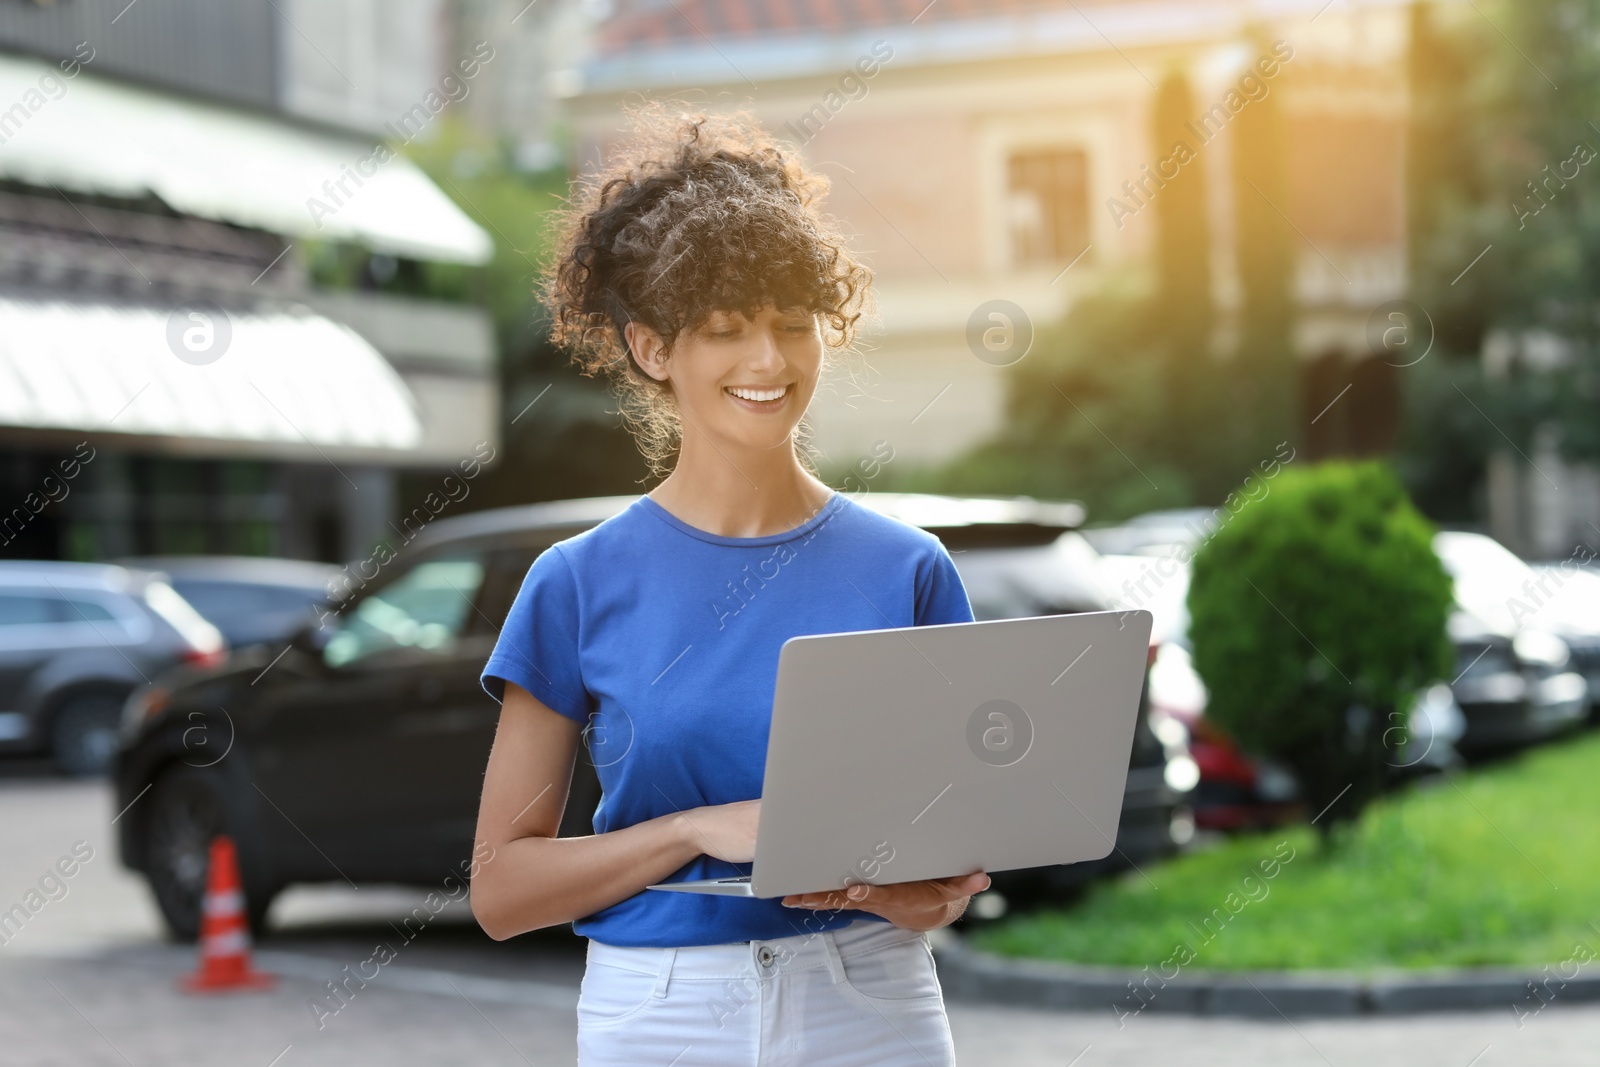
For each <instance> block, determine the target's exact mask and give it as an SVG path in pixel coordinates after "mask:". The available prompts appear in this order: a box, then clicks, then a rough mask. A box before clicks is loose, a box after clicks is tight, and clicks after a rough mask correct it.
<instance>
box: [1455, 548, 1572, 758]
mask: <svg viewBox="0 0 1600 1067" xmlns="http://www.w3.org/2000/svg"><path fill="white" fill-rule="evenodd" d="M1433 547H1434V551H1435V552H1437V553H1438V555H1439V559H1440V560H1441V561H1442V562H1443V563H1444V567H1445V570H1447V571H1449V572H1450V576H1451V577H1452V578H1453V579H1454V580H1455V593H1456V605H1457V610H1456V611H1455V613H1454V614H1452V615H1451V617H1450V637H1451V640H1452V641H1454V643H1455V646H1456V659H1457V664H1456V670H1457V672H1458V673H1457V675H1456V679H1455V681H1453V682H1452V683H1451V688H1452V689H1453V690H1454V691H1455V695H1456V700H1457V701H1458V702H1459V703H1460V705H1461V711H1462V714H1463V715H1465V716H1466V732H1465V733H1464V734H1463V735H1462V737H1461V740H1460V742H1458V747H1460V749H1461V750H1462V751H1463V752H1486V751H1492V750H1497V749H1503V748H1507V747H1512V746H1516V745H1524V744H1528V743H1530V742H1534V741H1540V740H1543V739H1545V738H1547V737H1552V736H1554V735H1556V734H1560V733H1563V732H1565V731H1567V730H1570V729H1572V728H1574V727H1576V726H1578V725H1579V724H1581V723H1582V722H1583V721H1584V720H1585V719H1587V718H1588V716H1589V685H1588V682H1587V681H1585V679H1584V676H1583V675H1582V674H1581V673H1579V672H1578V670H1575V669H1574V667H1575V666H1576V665H1575V664H1574V661H1573V655H1572V646H1571V645H1570V644H1569V643H1568V641H1567V640H1565V639H1564V637H1563V635H1564V634H1566V635H1570V636H1572V637H1573V639H1574V640H1587V638H1588V637H1589V636H1590V635H1585V634H1583V633H1582V632H1581V631H1580V630H1578V629H1577V628H1576V627H1574V626H1572V622H1573V620H1572V619H1569V618H1568V617H1566V615H1565V614H1564V613H1563V612H1562V611H1561V610H1560V608H1561V605H1560V604H1556V603H1551V602H1550V601H1549V600H1548V599H1546V598H1545V597H1543V596H1541V594H1540V589H1539V580H1540V578H1541V575H1539V574H1538V573H1536V572H1535V571H1534V570H1533V568H1532V567H1530V566H1528V564H1526V563H1524V562H1523V561H1522V560H1521V559H1519V558H1518V557H1517V556H1516V555H1515V554H1514V553H1512V552H1511V551H1510V550H1509V549H1507V548H1505V547H1504V546H1502V545H1501V544H1500V543H1499V542H1498V541H1495V540H1494V539H1493V538H1490V537H1485V536H1483V535H1482V534H1475V533H1460V532H1450V531H1441V532H1440V533H1438V534H1436V535H1435V536H1434V541H1433ZM1549 587H1550V583H1549V582H1548V581H1547V582H1546V583H1545V588H1546V589H1548V588H1549Z"/></svg>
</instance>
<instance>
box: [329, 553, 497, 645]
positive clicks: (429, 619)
mask: <svg viewBox="0 0 1600 1067" xmlns="http://www.w3.org/2000/svg"><path fill="white" fill-rule="evenodd" d="M482 581H483V563H482V561H481V560H479V559H477V558H476V557H473V558H450V559H434V560H428V561H426V562H424V563H419V564H418V565H417V566H415V567H413V568H411V570H409V571H407V572H406V573H405V574H402V575H401V576H400V577H398V578H396V579H395V580H394V581H393V582H391V583H390V584H389V585H387V586H385V587H384V588H383V589H380V590H379V591H378V592H376V593H374V594H373V595H371V596H369V597H366V598H364V599H362V600H361V601H359V602H358V603H357V604H356V606H355V609H354V610H353V611H351V612H350V614H349V615H348V616H347V617H346V618H345V619H344V621H343V622H342V623H341V624H340V626H339V630H338V632H337V633H335V634H334V635H333V636H332V637H331V638H330V639H329V640H328V644H327V647H326V648H325V649H324V650H323V657H324V659H325V660H326V661H327V663H328V665H329V666H331V667H342V666H344V665H346V664H350V663H354V662H356V661H358V660H361V659H365V658H367V657H368V656H372V655H375V654H377V653H379V652H385V651H391V650H396V649H419V650H423V651H426V652H433V653H438V652H444V651H446V650H447V649H448V648H449V647H450V646H451V644H452V643H453V642H454V639H455V638H456V637H457V636H458V635H459V634H460V632H461V629H462V624H463V623H464V622H465V621H466V619H467V613H468V612H470V611H471V610H472V601H473V598H474V597H475V596H477V594H478V586H479V584H480V583H482Z"/></svg>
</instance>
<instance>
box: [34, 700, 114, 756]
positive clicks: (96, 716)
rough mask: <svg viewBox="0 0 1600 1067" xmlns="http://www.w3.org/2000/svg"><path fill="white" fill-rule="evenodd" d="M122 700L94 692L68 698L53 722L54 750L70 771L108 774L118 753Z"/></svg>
mask: <svg viewBox="0 0 1600 1067" xmlns="http://www.w3.org/2000/svg"><path fill="white" fill-rule="evenodd" d="M121 718H122V701H121V700H120V699H119V698H117V697H115V696H112V695H111V694H109V693H91V694H86V695H84V696H79V697H74V698H72V699H71V700H69V701H67V703H66V704H64V705H63V706H62V707H61V709H60V710H59V711H57V712H56V714H55V718H54V719H53V720H52V722H51V725H50V752H51V755H53V756H54V757H55V760H56V764H57V765H58V766H60V767H61V769H62V770H64V771H66V772H67V773H68V774H72V775H79V776H88V775H96V774H104V773H105V772H106V769H107V768H108V767H110V766H111V757H112V756H114V755H116V752H117V724H118V722H119V721H120V720H121Z"/></svg>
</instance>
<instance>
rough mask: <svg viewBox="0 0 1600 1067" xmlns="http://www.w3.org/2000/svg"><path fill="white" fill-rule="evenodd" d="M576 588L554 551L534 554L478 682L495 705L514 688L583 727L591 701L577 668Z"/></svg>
mask: <svg viewBox="0 0 1600 1067" xmlns="http://www.w3.org/2000/svg"><path fill="white" fill-rule="evenodd" d="M580 618H581V612H580V610H579V600H578V583H577V579H576V578H575V577H574V575H573V573H572V567H571V565H570V564H569V563H568V562H567V558H566V556H565V555H563V554H562V552H561V549H560V548H558V547H557V548H550V549H548V550H546V551H544V552H542V553H540V554H539V556H538V558H537V559H535V560H534V561H533V566H531V567H529V568H528V574H527V576H526V577H525V578H523V580H522V588H521V589H520V590H518V592H517V598H516V600H514V601H512V604H511V610H510V611H509V612H508V613H507V614H506V622H505V626H503V627H502V628H501V630H500V639H499V640H498V641H496V642H495V646H494V651H493V652H491V653H490V654H489V662H488V663H487V664H486V665H485V666H484V668H483V676H482V678H481V682H482V684H483V688H484V690H485V691H486V692H488V694H489V695H490V696H492V697H494V699H495V700H497V701H503V700H504V699H505V689H506V687H505V683H506V682H515V683H516V684H517V685H520V686H521V687H522V688H524V689H526V690H527V691H528V692H529V693H532V694H533V696H534V697H536V698H537V699H538V700H539V701H540V702H542V703H543V704H544V705H545V706H546V707H549V708H550V709H551V710H552V711H555V712H557V713H558V714H560V715H564V716H566V717H567V718H569V719H576V720H577V721H579V722H585V721H587V720H588V718H589V714H590V713H591V712H592V711H593V710H594V701H593V698H591V697H590V695H589V692H588V690H587V689H585V688H584V685H583V673H582V670H581V667H580V664H579V659H578V649H579V620H580Z"/></svg>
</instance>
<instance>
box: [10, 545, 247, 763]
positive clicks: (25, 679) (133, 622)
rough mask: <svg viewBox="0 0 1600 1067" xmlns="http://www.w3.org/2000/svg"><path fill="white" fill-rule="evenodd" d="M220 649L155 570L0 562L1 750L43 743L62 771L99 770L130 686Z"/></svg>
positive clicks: (206, 659) (210, 629) (217, 636)
mask: <svg viewBox="0 0 1600 1067" xmlns="http://www.w3.org/2000/svg"><path fill="white" fill-rule="evenodd" d="M225 652H226V644H225V642H224V641H223V638H222V634H221V633H219V632H218V631H217V628H216V627H215V626H212V625H211V624H210V623H209V622H207V621H206V620H205V619H204V618H202V617H201V616H200V614H199V613H198V612H196V611H195V610H194V608H193V607H191V606H190V605H189V603H188V602H187V601H186V600H184V599H183V597H181V596H179V595H178V593H177V592H176V591H175V590H174V589H173V588H172V586H171V585H169V584H168V583H167V582H166V581H165V580H164V579H163V578H162V577H161V576H159V575H155V574H150V573H148V572H144V571H135V570H128V569H126V568H123V567H113V566H106V565H103V564H95V563H43V562H30V561H22V562H11V561H4V562H0V752H47V753H49V754H50V755H52V756H54V757H55V760H56V762H57V763H58V764H59V765H60V766H61V768H62V769H63V770H65V771H67V772H68V773H70V774H98V773H100V772H101V771H103V770H105V769H106V767H107V765H108V764H109V762H110V760H111V756H112V755H113V753H114V752H115V751H116V747H117V729H118V725H119V720H120V717H121V712H122V705H123V702H124V701H125V700H126V699H127V697H128V694H129V693H130V692H132V691H133V690H134V689H135V688H138V687H140V686H143V685H147V684H148V683H149V682H150V681H151V680H152V679H154V678H155V677H156V675H158V674H160V673H161V672H162V671H164V670H166V669H167V668H169V667H172V666H174V665H176V664H178V663H196V664H206V663H214V662H218V661H220V660H221V659H222V657H223V655H224V654H225Z"/></svg>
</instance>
